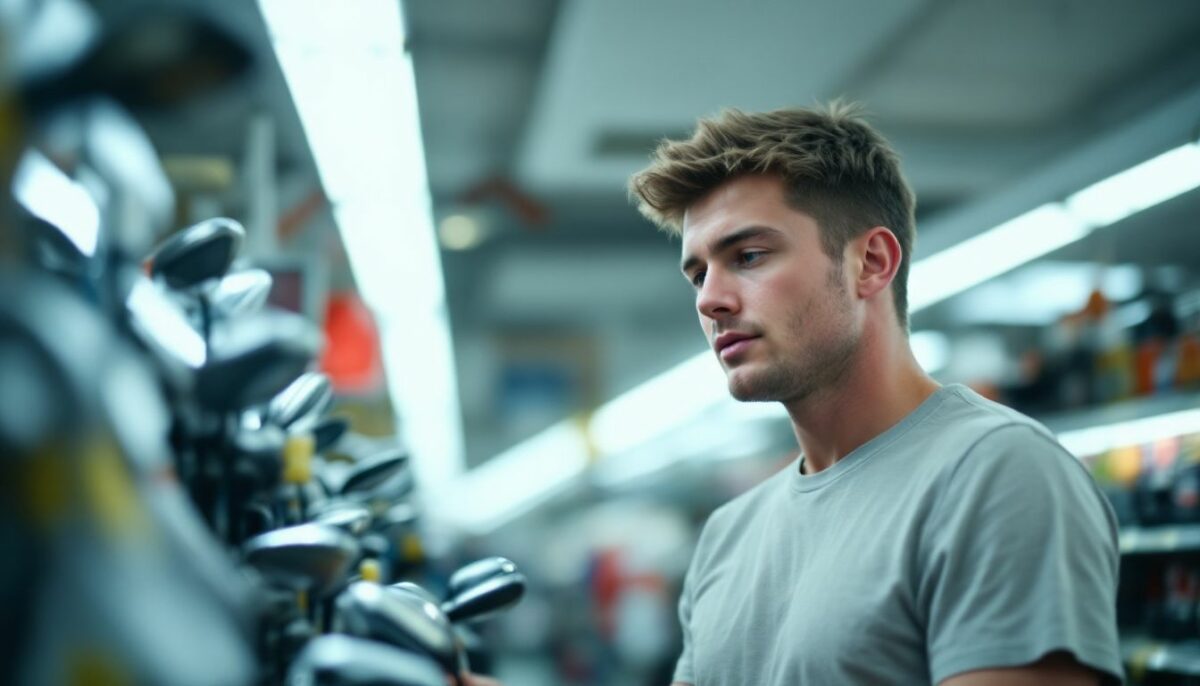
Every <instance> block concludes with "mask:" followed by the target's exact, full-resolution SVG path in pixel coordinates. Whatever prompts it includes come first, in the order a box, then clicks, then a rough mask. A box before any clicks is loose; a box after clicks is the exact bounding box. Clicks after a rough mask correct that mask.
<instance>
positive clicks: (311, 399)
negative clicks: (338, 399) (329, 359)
mask: <svg viewBox="0 0 1200 686" xmlns="http://www.w3.org/2000/svg"><path fill="white" fill-rule="evenodd" d="M332 404H333V384H331V383H330V381H329V377H328V376H325V375H324V374H322V373H320V372H306V373H304V374H301V375H300V377H299V378H297V379H296V380H295V381H293V382H292V383H290V384H288V387H287V388H285V389H283V390H282V391H281V392H280V393H279V394H278V395H276V396H275V397H274V398H271V403H270V404H269V405H268V406H267V421H268V422H270V423H271V424H274V425H275V426H278V427H282V428H284V429H294V430H299V431H303V430H305V429H308V428H310V427H311V426H313V425H315V424H316V423H317V420H318V419H319V418H320V416H321V415H322V414H323V413H324V412H325V411H326V410H328V409H329V406H330V405H332Z"/></svg>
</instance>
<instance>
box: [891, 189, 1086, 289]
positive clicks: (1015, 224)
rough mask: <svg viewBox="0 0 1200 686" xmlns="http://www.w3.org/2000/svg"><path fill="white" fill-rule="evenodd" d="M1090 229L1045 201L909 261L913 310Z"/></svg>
mask: <svg viewBox="0 0 1200 686" xmlns="http://www.w3.org/2000/svg"><path fill="white" fill-rule="evenodd" d="M1088 231H1089V227H1088V226H1087V225H1086V224H1084V223H1083V222H1082V221H1080V220H1079V219H1078V218H1077V217H1075V216H1074V215H1072V214H1070V213H1068V212H1067V211H1066V209H1065V208H1064V207H1063V206H1062V204H1061V203H1049V204H1046V205H1042V206H1041V207H1038V208H1037V209H1034V210H1031V211H1029V212H1026V213H1025V214H1022V215H1021V216H1019V217H1017V218H1015V219H1012V220H1010V221H1007V222H1005V223H1003V224H1001V225H1000V226H997V227H996V228H994V229H990V230H988V231H985V232H983V233H981V234H979V235H978V236H973V237H971V238H968V239H967V240H965V241H963V242H961V243H959V244H957V245H954V246H952V247H950V248H947V249H946V250H943V251H942V252H939V253H937V254H936V255H932V256H930V257H927V258H925V259H923V260H920V261H918V262H915V263H913V265H912V271H911V278H910V280H909V285H908V301H909V309H910V310H911V311H913V312H916V311H918V310H922V309H924V308H926V307H929V306H930V305H932V304H934V303H936V302H940V301H942V300H945V299H946V298H949V297H950V296H952V295H956V294H958V293H961V292H963V291H965V290H967V289H968V288H971V287H972V286H975V285H978V284H980V283H983V282H984V281H987V280H988V279H991V278H994V277H996V276H999V275H1000V274H1003V273H1005V272H1007V271H1009V270H1010V269H1012V268H1013V267H1016V266H1017V265H1021V264H1024V263H1026V262H1028V261H1030V260H1032V259H1035V258H1038V257H1041V256H1042V255H1045V254H1046V253H1048V252H1051V251H1052V250H1056V249H1058V248H1060V247H1062V246H1064V245H1067V244H1068V243H1073V242H1075V241H1077V240H1079V239H1080V238H1083V237H1084V236H1085V235H1087V233H1088Z"/></svg>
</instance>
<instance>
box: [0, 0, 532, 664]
mask: <svg viewBox="0 0 1200 686" xmlns="http://www.w3.org/2000/svg"><path fill="white" fill-rule="evenodd" d="M24 4H25V5H26V6H25V7H24V8H23V9H24V13H18V14H8V15H3V16H0V21H2V22H5V23H4V25H3V27H2V28H3V30H4V33H5V35H6V36H7V37H10V38H14V37H15V39H16V41H17V42H18V43H20V45H19V48H26V47H28V45H27V44H33V43H37V41H38V40H42V42H43V43H44V42H45V41H46V40H47V39H46V38H45V36H51V39H50V40H52V41H57V44H55V45H53V46H51V47H52V48H53V49H52V50H50V51H47V50H45V49H43V50H42V51H41V52H39V51H38V50H37V49H34V48H29V49H26V50H21V49H18V50H17V51H16V52H18V53H21V54H30V55H35V56H36V55H42V56H45V55H51V56H52V57H51V58H45V59H43V61H42V62H41V63H38V60H36V59H31V61H29V62H28V63H27V64H26V65H22V66H21V67H20V69H21V70H23V71H21V72H20V73H18V74H17V78H16V79H15V81H16V82H17V83H18V84H19V88H18V89H17V93H16V95H17V97H16V98H15V99H16V100H18V101H19V102H20V103H21V105H22V106H23V112H22V114H23V115H24V117H25V118H26V125H27V128H26V137H24V138H20V139H17V140H15V141H6V142H4V144H6V145H12V146H16V148H15V149H12V150H8V151H7V152H6V154H5V155H4V157H5V158H6V159H7V158H11V159H18V160H19V162H18V164H17V165H16V169H15V170H14V173H13V189H12V190H13V197H11V198H7V199H6V200H7V202H6V206H5V207H4V208H3V210H4V211H3V213H2V214H0V218H2V219H3V221H4V223H5V224H6V225H7V226H4V227H0V228H3V230H4V232H5V238H6V241H5V242H7V238H9V237H10V236H9V234H10V232H12V233H17V234H20V235H19V236H16V238H17V240H16V241H15V242H17V243H19V244H20V245H21V246H22V248H23V250H22V251H21V252H20V254H23V255H24V256H25V257H24V259H22V260H21V264H20V265H17V266H19V267H20V268H19V269H13V270H6V271H9V273H8V274H5V275H4V278H3V279H0V281H3V283H0V291H2V292H3V294H4V295H6V296H8V297H5V298H0V343H2V345H0V367H2V368H4V369H5V371H6V372H9V371H12V372H13V374H10V375H8V376H6V378H7V379H10V380H28V381H30V383H29V384H27V385H25V386H21V385H19V384H18V385H15V386H14V385H10V386H9V387H10V388H22V389H24V390H27V391H30V397H29V398H15V399H14V398H13V397H11V395H12V394H9V397H5V398H0V401H3V404H2V407H3V409H4V413H3V415H4V416H0V445H2V446H3V447H4V448H5V451H4V452H5V454H8V455H12V456H15V457H16V459H14V460H13V461H10V462H6V463H5V464H4V465H3V468H4V470H5V473H6V475H7V474H9V473H10V471H11V474H12V475H15V476H16V477H18V478H14V479H6V483H26V482H28V483H34V484H35V485H37V486H38V487H37V488H34V489H32V490H33V491H34V492H35V493H34V495H36V492H39V491H40V490H44V489H45V487H46V486H47V484H49V485H50V486H52V487H58V486H60V485H61V483H60V482H62V481H64V479H60V478H58V477H59V474H58V472H56V471H55V470H56V469H58V467H54V465H55V464H58V463H59V462H62V463H63V465H64V468H65V469H67V470H68V472H69V473H70V474H72V475H76V476H78V477H79V478H80V479H81V480H87V483H86V484H85V485H88V484H91V483H93V482H101V483H103V484H105V488H107V489H109V491H110V492H111V491H112V489H114V488H115V489H116V491H115V492H118V493H123V494H124V495H123V496H121V497H120V498H118V499H115V500H114V499H113V498H111V497H103V496H102V495H99V494H94V497H93V498H91V499H88V498H85V497H81V498H78V499H67V500H63V501H61V502H59V501H55V502H54V503H53V504H54V505H55V506H56V507H58V508H60V509H61V510H62V513H60V515H61V516H59V519H61V520H62V521H69V522H71V524H70V525H62V526H55V527H47V526H39V525H38V520H39V517H41V518H42V519H44V518H45V514H46V513H45V511H44V510H45V508H46V505H45V503H39V502H35V499H33V498H32V497H31V498H29V500H30V502H29V505H30V506H29V507H28V508H26V509H22V508H21V506H22V505H23V504H25V503H24V501H22V500H21V499H20V498H14V499H13V500H12V501H11V502H13V503H14V508H13V512H12V513H9V512H8V511H7V510H5V512H3V513H0V515H3V517H2V518H0V524H5V525H6V526H5V529H4V530H5V531H7V530H9V527H7V524H8V523H10V522H12V523H14V524H15V528H14V529H13V531H14V535H13V536H12V537H10V538H11V539H12V540H13V541H14V542H15V547H16V549H17V550H16V552H17V553H18V554H16V555H14V556H10V557H9V561H8V562H7V563H6V564H8V565H17V567H16V568H15V569H16V573H11V574H10V573H6V574H4V575H2V576H0V578H4V579H6V580H8V579H15V580H18V581H19V580H21V579H27V578H30V577H36V578H39V579H40V581H39V582H38V583H34V584H31V585H29V586H26V587H23V588H18V587H17V586H16V585H15V584H13V585H9V584H8V583H7V582H6V583H5V585H4V587H3V588H0V593H3V598H4V599H5V600H8V599H10V598H11V599H13V600H14V602H13V603H11V604H9V603H6V607H10V608H12V610H13V611H12V612H11V613H8V620H7V621H4V622H3V626H0V628H6V627H7V628H12V629H14V630H15V631H16V632H18V633H20V632H24V633H25V634H28V635H29V636H30V638H28V639H27V640H26V641H23V642H15V643H14V642H6V644H5V649H10V648H11V650H12V653H13V657H14V659H13V660H3V659H0V663H3V664H5V665H8V667H6V668H5V669H3V670H0V675H3V676H5V678H4V679H3V681H4V682H5V683H10V682H11V683H30V684H40V683H65V682H67V681H70V680H72V678H71V676H70V675H71V674H72V673H71V672H69V671H68V670H70V669H75V667H73V665H75V666H77V665H79V664H92V662H95V651H96V650H97V646H100V647H102V648H103V649H104V650H105V651H107V652H104V653H103V654H104V656H105V657H104V659H102V660H101V661H100V662H101V663H102V664H103V665H104V666H105V667H104V668H105V669H107V670H108V672H105V673H112V672H116V673H118V674H126V675H128V676H129V679H128V680H129V681H130V682H134V683H171V684H192V683H195V684H232V683H248V682H249V681H252V680H253V681H259V682H266V683H275V682H279V681H281V680H285V679H286V680H287V681H288V682H290V683H296V684H300V683H305V684H394V685H396V686H402V685H404V684H417V685H424V684H444V683H445V679H446V676H447V675H451V676H453V677H454V678H457V675H458V674H460V673H461V672H462V671H463V669H465V666H466V664H465V662H466V661H465V657H464V651H463V642H462V640H461V639H460V637H459V634H458V633H457V632H456V630H455V629H456V626H457V625H458V624H460V623H462V622H466V621H469V620H477V619H481V618H483V617H485V616H487V615H488V614H490V613H494V612H496V611H499V610H501V609H503V608H504V607H507V606H509V605H511V604H512V603H514V602H516V601H517V600H518V599H519V597H520V595H521V593H522V591H523V589H524V579H523V577H522V576H521V575H520V573H519V572H517V570H516V568H515V566H514V565H513V564H512V563H511V562H509V561H507V560H504V559H502V558H490V559H486V560H481V561H479V562H478V563H475V564H473V565H468V566H467V567H465V568H463V569H462V570H460V571H459V572H458V573H456V574H455V575H454V576H452V577H451V579H450V583H449V585H448V589H447V592H446V595H445V597H444V598H442V599H440V600H439V599H436V598H435V597H434V596H432V595H430V594H429V593H427V592H426V591H424V590H423V589H421V588H420V587H417V586H415V585H413V584H410V583H408V582H399V583H395V584H391V585H387V584H385V583H384V582H385V581H386V580H387V577H388V576H389V575H388V574H387V573H386V571H385V570H384V569H383V566H382V565H381V564H380V561H381V560H382V558H385V557H388V554H389V552H391V553H392V554H393V556H394V553H395V550H394V546H392V547H393V549H392V550H390V551H389V545H390V543H389V542H392V543H394V542H395V541H396V540H397V539H398V536H397V534H399V533H405V535H412V526H413V524H414V522H415V518H416V515H415V509H414V508H413V507H412V506H411V504H409V503H407V502H404V501H403V499H404V498H405V497H406V496H407V495H409V494H410V493H411V490H412V486H413V482H412V478H411V475H410V474H408V472H407V468H406V458H405V456H404V455H403V454H401V453H400V452H398V451H388V452H383V453H378V454H371V455H359V456H358V457H359V459H358V460H357V461H354V462H353V464H351V465H349V466H345V465H343V469H342V470H341V471H340V472H339V470H338V469H336V468H333V467H330V466H329V464H328V463H326V462H325V461H322V460H319V459H315V455H317V454H319V453H324V452H326V450H328V449H330V448H332V447H334V446H335V445H336V444H337V442H338V440H339V439H340V438H341V436H342V435H343V434H344V433H345V431H346V429H347V428H348V426H347V425H346V423H345V422H344V421H343V420H338V419H336V418H330V417H327V416H325V412H326V411H327V409H328V407H329V403H330V400H331V398H332V394H331V392H330V389H329V384H328V380H327V379H325V378H324V377H322V376H320V375H318V374H313V373H311V372H305V370H306V369H307V368H308V367H309V365H310V364H311V361H312V359H313V357H314V355H315V353H316V352H317V349H318V346H319V340H320V337H319V335H318V333H317V332H316V330H315V328H314V327H313V326H312V325H311V324H310V323H309V322H307V321H305V320H304V319H303V318H302V317H299V316H298V315H294V314H291V313H287V312H281V311H276V310H272V309H270V308H267V307H266V306H265V301H266V295H267V293H268V292H269V289H270V279H269V275H267V274H266V273H265V272H262V271H256V270H234V271H231V267H232V265H233V261H234V259H235V258H236V255H237V252H238V248H239V247H240V245H241V242H242V239H243V236H244V230H243V229H242V228H241V227H240V226H239V225H237V224H236V222H232V221H230V220H225V219H214V220H209V221H206V222H201V223H200V224H197V225H196V226H193V227H191V228H189V229H186V230H184V231H182V232H179V233H177V234H176V235H175V236H173V237H172V238H171V239H169V240H168V241H166V242H164V243H162V244H161V245H159V246H158V247H157V248H156V249H154V250H152V251H151V250H150V249H149V248H150V247H151V246H150V243H151V241H152V237H153V236H154V235H157V234H158V233H160V232H161V230H162V229H163V228H165V226H166V225H167V223H168V222H169V221H170V218H171V217H172V216H173V215H174V210H173V199H172V195H171V190H170V185H169V183H167V181H166V179H165V175H164V174H163V173H162V170H161V167H160V166H159V163H158V161H157V157H156V156H155V154H154V151H153V148H152V146H150V144H149V142H148V139H146V137H145V134H144V133H143V132H142V131H141V129H140V127H138V125H137V124H136V123H135V122H134V120H133V118H132V117H131V116H130V115H129V114H127V113H126V111H125V107H124V106H129V107H135V108H136V107H139V106H147V107H152V106H171V105H174V104H177V102H178V101H179V100H180V99H181V98H186V97H189V93H188V92H187V87H179V86H178V83H184V84H188V83H191V84H196V83H199V84H200V85H199V86H194V87H193V90H197V92H203V91H204V90H205V89H206V88H207V89H211V87H212V85H213V84H212V79H213V77H214V75H216V78H217V79H218V80H221V79H224V80H225V81H228V80H229V79H231V78H234V77H236V76H237V75H238V74H239V73H241V72H242V71H244V70H245V69H246V68H247V65H248V63H249V61H250V57H249V53H248V52H247V51H246V50H245V49H244V48H242V47H241V46H240V45H238V44H237V42H236V40H235V39H233V38H232V37H231V36H230V35H229V34H227V33H226V32H224V31H222V30H221V29H220V28H219V27H216V26H213V25H211V24H208V23H206V22H205V21H203V20H201V19H198V18H195V17H186V16H165V17H163V16H157V17H156V16H148V17H143V19H144V20H145V21H143V22H141V24H135V25H134V26H133V27H132V28H128V27H126V28H125V29H124V30H113V31H94V32H92V33H91V34H87V35H81V36H77V37H76V38H77V40H74V41H65V40H64V39H63V34H62V33H54V32H47V31H46V30H44V29H45V26H46V25H47V24H48V23H61V22H63V21H64V17H69V16H71V13H76V14H80V15H81V16H82V14H86V13H87V8H86V6H84V5H83V4H82V3H80V2H76V1H75V0H30V1H29V2H26V3H24ZM155 21H157V22H159V23H158V25H155ZM83 25H87V24H86V22H85V23H84V24H83ZM166 29H170V31H171V35H173V36H175V37H176V38H177V39H179V40H176V41H175V42H174V43H172V44H169V45H168V44H165V43H162V42H161V41H160V42H159V43H157V44H154V45H150V46H149V47H148V46H147V44H146V43H145V40H144V38H145V36H146V35H158V34H161V33H163V31H164V30H166ZM131 46H136V47H137V49H131ZM34 47H35V48H36V47H37V46H34ZM42 48H45V46H44V45H43V46H42ZM148 49H149V50H150V52H147V50H148ZM155 49H157V50H159V51H160V54H154V53H153V51H154V50H155ZM161 51H165V52H161ZM122 59H124V60H125V61H124V62H122ZM18 61H19V60H18ZM197 65H199V67H197ZM184 67H190V68H196V69H198V71H200V72H203V73H204V74H205V75H206V77H208V78H207V80H206V79H199V80H187V79H177V78H176V77H178V75H179V74H180V69H182V68H184ZM139 79H140V81H139ZM168 79H176V81H177V82H178V83H173V84H172V85H173V87H172V88H162V87H161V86H162V85H163V84H164V83H165V82H166V80H168ZM218 85H219V84H218ZM195 94H196V93H192V94H190V95H195ZM112 98H116V100H113V99H112ZM155 98H158V99H159V100H160V101H155ZM118 102H119V103H120V104H118ZM64 180H65V181H66V182H67V183H66V184H63V183H62V181H64ZM79 189H83V190H84V194H83V196H82V197H80V194H79V193H78V191H79ZM14 200H15V202H13V201H14ZM81 203H83V205H85V206H86V207H85V209H87V208H89V207H90V208H91V211H92V212H94V213H95V215H96V216H97V217H98V222H97V223H98V227H97V231H96V235H95V236H93V237H92V239H91V243H90V244H89V241H88V239H87V238H86V237H85V238H83V239H81V237H80V236H79V235H78V232H77V231H75V229H76V228H77V227H76V226H74V225H73V224H72V221H73V219H77V218H78V217H79V216H80V211H79V209H80V207H81ZM63 208H68V209H71V208H73V209H74V212H73V213H72V212H66V213H65V214H64V213H63V212H60V211H58V210H61V209H63ZM83 214H84V215H86V214H87V212H83ZM143 258H145V259H144V260H143ZM147 267H148V268H147ZM48 275H53V277H57V278H48ZM67 332H70V333H69V334H68V335H64V334H65V333H67ZM31 361H32V362H31ZM21 375H23V376H21ZM22 401H24V402H22ZM42 401H45V402H42ZM38 412H41V414H38ZM168 436H169V443H168V442H167V441H166V439H167V437H168ZM50 437H53V440H51V438H50ZM47 445H50V446H52V448H53V449H51V450H48V449H47V447H46V446H47ZM108 445H112V446H115V447H116V449H117V452H118V453H119V459H117V460H113V459H111V458H112V452H111V451H109V450H107V449H105V448H104V446H108ZM175 478H177V479H178V482H176V481H174V479H175ZM176 483H179V484H181V485H182V487H183V489H184V491H186V493H187V495H188V496H189V498H188V499H184V498H181V497H179V496H180V495H181V492H180V490H179V488H178V487H177V486H176V485H175V484H176ZM85 490H87V489H85ZM22 495H25V494H22ZM189 500H190V501H191V503H192V504H191V505H189V504H188V502H189ZM197 513H199V516H197ZM201 517H202V519H201ZM56 521H57V520H56ZM132 522H141V524H138V525H136V526H135V525H134V524H133V523H132ZM201 522H204V523H206V524H207V525H208V527H204V526H202V525H200V524H201ZM106 527H107V528H106ZM205 528H209V529H210V532H211V534H206V533H205ZM218 540H219V541H221V542H223V544H224V545H221V544H218V543H217V541H218ZM23 552H28V553H29V554H28V555H22V554H20V553H23ZM364 560H365V562H364ZM25 561H30V562H27V563H26V562H25ZM33 561H40V563H41V564H43V565H44V568H42V569H27V568H25V567H22V566H20V565H22V564H30V565H33V564H34V562H33ZM238 566H245V567H247V568H249V569H253V570H254V572H255V574H254V577H253V578H254V579H257V581H256V582H255V583H254V585H249V586H248V585H247V583H248V582H247V580H246V577H245V576H244V575H243V574H239V573H237V572H236V571H235V570H236V568H237V567H238ZM0 571H6V572H7V571H9V570H8V567H5V568H4V569H3V570H0ZM131 584H133V586H132V587H131ZM114 600H115V601H116V602H114ZM156 601H157V602H156ZM137 608H140V610H139V609H137ZM175 612H181V613H185V614H186V616H187V617H188V621H189V624H190V625H191V629H192V631H193V632H194V634H195V635H196V636H198V637H202V638H203V640H201V641H192V642H187V641H186V639H183V638H181V637H180V636H179V634H178V632H175V631H172V630H170V627H172V626H174V625H176V624H177V622H178V616H177V615H175V614H174V613H175ZM35 618H36V619H37V621H38V622H40V623H41V624H42V625H43V626H42V630H40V631H34V630H32V629H31V627H29V626H24V625H22V624H21V622H22V620H23V619H24V620H30V621H32V620H33V619H35ZM248 619H257V620H258V621H257V622H253V621H248ZM9 622H11V624H9ZM255 624H257V630H255V629H253V628H248V627H252V626H254V625H255ZM5 635H12V634H10V633H9V632H8V631H7V630H6V631H5ZM181 641H184V642H185V643H186V646H185V647H183V649H182V650H181V649H180V648H181V644H180V642H181ZM244 643H245V644H250V645H251V646H253V647H252V648H248V647H247V646H246V645H244ZM13 646H15V647H13ZM22 646H24V648H27V649H28V650H29V652H30V655H25V654H23V653H22V652H21V651H22V650H23V648H22ZM255 648H256V649H257V650H254V649H255ZM80 654H83V655H84V656H85V657H87V656H91V657H87V659H86V660H84V659H82V658H79V657H78V656H79V655H80ZM254 655H257V662H258V664H253V662H255V657H254ZM0 657H2V656H0ZM81 660H82V661H81ZM88 660H91V662H88ZM9 676H11V677H12V678H11V679H10V678H7V677H9ZM76 676H78V675H76Z"/></svg>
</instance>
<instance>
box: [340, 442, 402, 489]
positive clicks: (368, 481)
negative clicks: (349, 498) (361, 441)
mask: <svg viewBox="0 0 1200 686" xmlns="http://www.w3.org/2000/svg"><path fill="white" fill-rule="evenodd" d="M407 466H408V454H407V453H406V452H404V451H403V450H401V449H400V448H393V449H390V450H385V451H383V452H382V453H379V454H377V455H375V456H374V457H371V458H369V459H367V460H364V461H362V462H360V463H358V464H356V465H354V467H352V468H351V470H350V474H349V476H347V477H346V481H345V482H343V483H342V487H341V490H340V492H341V493H342V495H350V494H358V495H363V494H367V493H370V492H371V491H373V490H375V489H376V488H378V487H380V486H382V485H383V484H384V483H386V482H387V481H388V480H389V479H391V478H392V477H394V476H396V475H397V474H399V473H400V472H401V471H402V470H403V469H405V468H406V467H407Z"/></svg>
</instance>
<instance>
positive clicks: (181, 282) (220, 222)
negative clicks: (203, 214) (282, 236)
mask: <svg viewBox="0 0 1200 686" xmlns="http://www.w3.org/2000/svg"><path fill="white" fill-rule="evenodd" d="M245 238H246V230H245V229H244V228H243V227H242V225H241V224H239V223H238V222H236V221H234V220H232V219H226V218H223V217H216V218H213V219H206V220H204V221H202V222H200V223H198V224H193V225H192V226H189V227H188V228H186V229H183V230H182V231H179V232H178V233H176V234H174V235H173V236H171V237H170V238H168V239H167V240H166V241H164V242H163V243H162V244H161V245H159V246H158V248H157V249H156V250H155V251H154V252H153V253H152V254H151V255H150V257H149V258H147V259H148V261H149V262H150V274H151V275H152V276H154V277H155V278H159V279H162V280H163V281H165V282H166V284H167V285H168V286H169V287H171V288H173V289H175V290H180V291H182V290H188V289H191V288H194V287H195V286H198V285H200V284H201V283H203V282H205V281H207V280H209V279H215V278H219V277H221V276H224V275H225V272H227V271H228V270H229V266H230V265H231V264H233V259H234V258H235V257H237V253H238V250H240V249H241V247H242V241H243V240H245Z"/></svg>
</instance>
